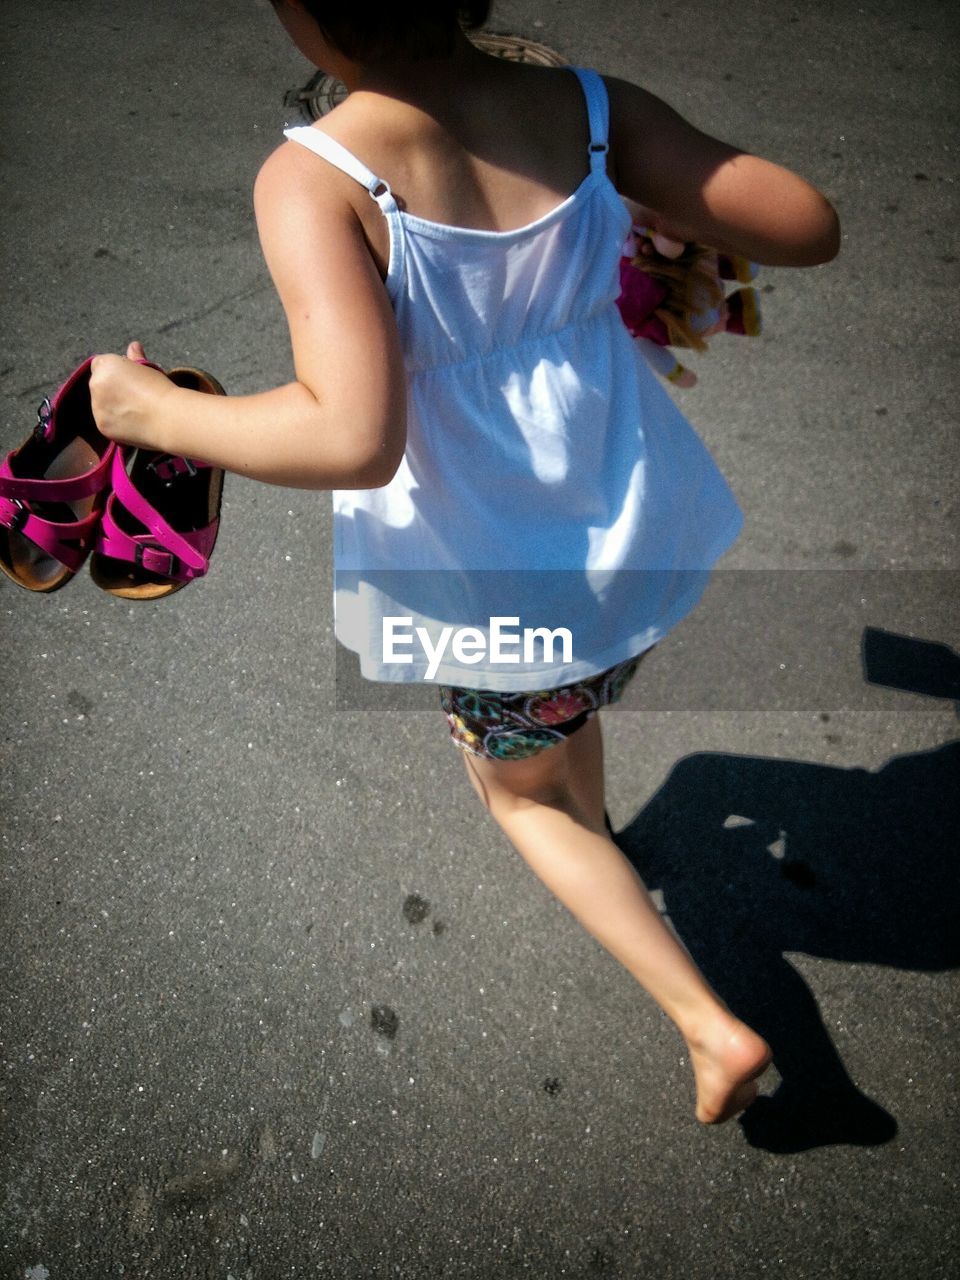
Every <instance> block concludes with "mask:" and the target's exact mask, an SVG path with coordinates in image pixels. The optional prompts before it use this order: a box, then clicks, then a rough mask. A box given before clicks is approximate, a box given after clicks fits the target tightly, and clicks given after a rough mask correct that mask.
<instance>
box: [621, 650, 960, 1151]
mask: <svg viewBox="0 0 960 1280" xmlns="http://www.w3.org/2000/svg"><path fill="white" fill-rule="evenodd" d="M911 646H912V649H911ZM911 653H912V657H913V662H912V664H911V662H909V661H907V659H908V658H909V657H910V655H911ZM863 656H864V666H865V671H866V674H867V678H868V679H869V680H871V682H874V681H875V682H877V683H893V684H895V685H896V687H898V688H906V689H914V690H915V691H917V692H923V693H927V694H931V695H932V696H938V695H939V696H947V697H952V696H954V695H955V691H956V688H957V674H958V669H960V661H958V659H957V657H956V655H955V654H951V653H950V651H949V650H945V647H944V646H939V645H929V644H926V643H925V642H922V641H914V642H911V641H909V640H908V639H907V638H905V637H900V636H891V635H890V634H889V633H886V632H874V633H873V634H872V635H865V637H864V647H863ZM931 658H932V659H933V664H934V667H935V670H933V669H931V668H930V660H931ZM958 779H960V740H958V741H954V742H950V743H947V744H946V745H944V746H941V747H938V748H935V749H933V750H930V751H924V752H918V753H916V754H914V755H905V756H896V757H894V758H892V759H891V760H890V761H889V762H888V763H887V764H885V765H884V766H883V767H882V768H880V769H878V770H876V771H870V770H866V769H858V768H854V769H841V768H835V767H832V766H827V765H818V764H805V763H801V762H797V761H791V760H779V759H760V758H755V757H750V756H728V755H719V754H712V753H710V754H707V753H704V754H698V755H692V756H688V757H687V758H686V759H684V760H681V761H680V762H679V763H678V764H677V765H676V767H675V768H674V769H673V771H672V772H671V774H670V776H669V777H668V778H667V780H666V782H665V783H664V785H663V786H662V787H661V789H660V791H659V792H658V793H657V794H656V795H655V796H654V797H653V799H652V800H651V801H650V803H649V804H648V805H646V807H645V808H644V809H643V810H642V811H641V812H640V813H639V814H638V815H637V816H636V818H634V820H633V821H632V822H631V823H630V825H629V826H628V827H627V828H626V829H625V830H624V831H623V832H621V833H620V835H619V837H618V841H619V843H620V844H621V846H622V848H623V849H624V852H626V853H627V854H628V856H630V857H631V859H632V860H633V862H634V864H635V865H636V867H637V870H638V871H639V872H640V874H641V876H642V877H643V879H644V881H645V882H646V884H647V885H648V887H649V888H651V889H655V888H659V889H660V890H661V891H662V893H663V896H664V901H665V906H666V911H667V913H668V914H669V917H670V919H671V920H672V922H673V924H674V925H675V927H676V929H677V931H678V933H679V934H680V937H681V938H682V939H683V941H684V943H685V944H686V946H687V947H688V948H689V950H690V952H691V954H692V955H693V957H694V959H695V960H696V962H697V964H698V965H699V966H700V967H701V969H702V970H703V972H704V973H705V975H706V977H707V979H708V981H710V983H711V984H712V985H713V986H714V987H715V989H716V990H717V991H718V992H719V993H720V995H721V996H722V998H723V999H724V1000H725V1001H726V1002H727V1003H728V1004H729V1005H730V1006H731V1008H732V1009H733V1010H734V1011H735V1012H736V1013H737V1015H738V1016H739V1017H742V1018H743V1019H744V1020H745V1021H746V1022H748V1023H749V1024H750V1025H751V1026H753V1027H754V1028H755V1029H756V1030H757V1031H758V1032H759V1033H760V1034H761V1035H763V1036H764V1037H765V1038H766V1039H767V1041H768V1042H769V1043H770V1045H771V1047H772V1048H773V1051H774V1060H775V1064H776V1067H777V1069H778V1071H779V1072H780V1076H781V1084H780V1086H779V1088H778V1089H777V1091H776V1092H775V1093H774V1094H773V1095H772V1096H770V1097H761V1098H759V1099H758V1100H757V1101H756V1102H755V1103H754V1104H753V1105H752V1106H751V1107H750V1108H749V1109H748V1110H747V1111H746V1112H744V1114H743V1115H742V1116H741V1117H740V1124H741V1126H742V1128H743V1131H744V1134H745V1136H746V1138H747V1141H748V1142H749V1143H750V1144H751V1145H752V1146H755V1147H760V1148H763V1149H765V1150H768V1151H773V1152H795V1151H802V1150H808V1149H810V1148H813V1147H818V1146H825V1145H828V1144H831V1143H847V1144H861V1145H872V1144H878V1143H882V1142H887V1141H889V1140H890V1139H891V1138H892V1137H893V1135H894V1134H895V1133H896V1131H897V1124H896V1121H895V1120H894V1118H893V1117H892V1116H891V1115H890V1114H889V1113H888V1112H886V1111H885V1110H884V1109H883V1108H882V1107H880V1106H878V1105H877V1104H876V1103H875V1102H873V1101H871V1100H870V1099H869V1098H867V1097H866V1096H865V1095H864V1094H863V1093H861V1092H860V1090H859V1089H858V1088H857V1087H856V1085H855V1084H854V1082H853V1081H852V1080H851V1079H850V1077H849V1075H848V1074H847V1071H846V1069H845V1067H844V1064H843V1061H842V1059H841V1057H840V1054H839V1053H838V1051H837V1048H836V1046H835V1044H834V1042H833V1040H832V1038H831V1035H830V1033H829V1031H828V1030H827V1028H826V1027H825V1026H824V1023H823V1020H822V1019H821V1017H820V1013H819V1010H818V1008H817V1003H816V1000H815V998H814V996H813V994H812V992H811V991H810V990H809V988H808V987H807V985H806V983H805V982H804V980H803V978H802V977H801V975H800V974H799V973H798V972H797V970H796V969H795V968H794V967H793V965H791V964H790V963H789V962H788V960H787V959H786V958H785V955H784V953H785V952H791V951H794V952H803V953H806V954H808V955H811V956H818V957H822V958H826V959H829V960H838V961H851V962H854V963H858V964H864V963H869V964H880V965H889V966H892V967H895V968H902V969H915V970H928V971H940V970H945V969H949V968H953V967H955V966H956V965H957V963H958V956H960V931H958V929H957V923H958V921H957V903H958V874H957V873H958V851H960V787H958V785H957V782H958ZM854 1029H855V1028H854ZM877 1052H878V1053H884V1052H885V1048H884V1046H882V1045H878V1046H877Z"/></svg>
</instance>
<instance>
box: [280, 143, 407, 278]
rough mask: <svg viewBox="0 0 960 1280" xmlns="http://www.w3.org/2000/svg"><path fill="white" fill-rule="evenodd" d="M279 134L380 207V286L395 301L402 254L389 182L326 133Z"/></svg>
mask: <svg viewBox="0 0 960 1280" xmlns="http://www.w3.org/2000/svg"><path fill="white" fill-rule="evenodd" d="M283 133H284V137H286V138H289V139H290V141H291V142H299V143H300V144H301V146H304V147H306V148H307V150H308V151H312V152H313V153H314V155H318V156H320V158H321V159H322V160H326V161H327V162H328V163H329V164H332V165H333V166H334V168H336V169H339V170H340V171H341V173H345V174H346V175H347V177H349V178H353V179H354V181H355V182H359V183H360V185H361V187H366V189H367V191H368V192H369V193H370V197H371V199H373V200H375V201H376V202H377V204H378V205H379V206H380V212H381V213H382V214H383V216H384V217H385V218H386V220H387V225H388V227H389V229H390V263H389V265H388V267H387V278H386V280H385V281H384V283H385V284H386V286H387V292H388V293H389V294H390V297H391V298H394V299H395V298H396V297H397V295H398V292H399V289H400V285H401V283H402V280H403V271H404V260H405V256H406V255H405V251H404V234H403V221H402V219H401V217H400V210H399V208H398V207H397V202H396V199H395V198H394V194H393V192H392V191H391V190H390V184H389V182H384V180H383V179H382V178H378V177H377V175H376V174H375V173H374V172H373V170H372V169H368V168H367V166H366V165H365V164H364V163H363V162H362V161H361V160H358V159H357V157H356V156H355V155H354V154H353V152H352V151H348V150H347V148H346V147H345V146H343V144H342V143H340V142H337V140H336V139H335V138H331V137H330V135H329V134H328V133H324V132H322V130H320V129H315V128H314V127H313V125H309V124H303V125H293V126H292V127H291V128H289V129H284V131H283Z"/></svg>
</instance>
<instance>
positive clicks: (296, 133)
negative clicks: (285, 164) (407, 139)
mask: <svg viewBox="0 0 960 1280" xmlns="http://www.w3.org/2000/svg"><path fill="white" fill-rule="evenodd" d="M283 133H284V137H286V138H289V139H290V141H291V142H299V143H300V144H301V145H302V146H304V147H306V148H307V150H308V151H312V152H314V154H315V155H318V156H320V157H321V158H322V159H323V160H326V161H328V162H329V163H330V164H332V165H333V166H334V167H335V168H337V169H339V170H340V171H341V172H342V173H345V174H346V175H347V177H349V178H353V179H354V181H356V182H359V183H360V185H361V187H366V189H367V190H368V191H369V192H370V195H371V196H372V197H373V199H374V200H376V202H377V204H378V205H379V206H380V208H381V209H382V210H383V212H384V213H387V212H388V211H389V209H390V207H391V206H392V207H393V208H396V201H395V200H394V198H393V192H392V191H391V190H390V184H389V183H387V182H384V180H383V179H382V178H378V177H377V175H376V174H375V173H374V172H373V170H372V169H368V168H367V166H366V165H365V164H364V163H363V162H362V161H361V160H358V159H357V157H356V156H355V155H354V154H353V152H352V151H348V150H347V148H346V147H345V146H343V144H342V143H340V142H337V140H336V138H331V137H330V135H329V134H328V133H323V132H321V131H320V130H319V129H315V128H314V127H313V125H309V124H303V125H294V126H293V127H292V128H290V129H284V131H283Z"/></svg>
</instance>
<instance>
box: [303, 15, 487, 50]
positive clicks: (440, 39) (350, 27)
mask: <svg viewBox="0 0 960 1280" xmlns="http://www.w3.org/2000/svg"><path fill="white" fill-rule="evenodd" d="M303 4H304V8H305V9H306V10H307V12H308V13H309V14H310V15H311V17H312V18H313V19H314V21H315V22H316V24H317V26H318V27H319V28H320V30H321V32H322V33H323V36H324V39H326V40H329V42H330V43H331V44H332V45H333V46H334V47H335V48H337V49H339V50H340V52H341V53H342V54H343V55H344V57H346V58H350V59H351V61H354V62H368V61H370V60H371V59H374V58H382V57H391V56H396V55H399V56H404V57H412V58H423V57H443V56H444V55H445V54H448V53H450V52H452V50H453V38H454V33H455V32H456V29H457V24H458V23H459V24H460V25H461V26H463V27H465V28H466V29H467V30H471V29H472V28H474V27H480V26H482V25H483V23H484V22H486V20H487V17H488V15H489V13H490V4H491V0H465V2H462V0H414V2H413V3H412V4H404V3H403V0H303Z"/></svg>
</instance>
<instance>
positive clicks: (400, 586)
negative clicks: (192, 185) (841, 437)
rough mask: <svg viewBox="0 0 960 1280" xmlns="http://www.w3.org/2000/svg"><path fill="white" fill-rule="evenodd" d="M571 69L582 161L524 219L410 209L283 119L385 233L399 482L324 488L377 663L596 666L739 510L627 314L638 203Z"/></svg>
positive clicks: (525, 682)
mask: <svg viewBox="0 0 960 1280" xmlns="http://www.w3.org/2000/svg"><path fill="white" fill-rule="evenodd" d="M571 70H572V71H574V72H575V74H576V75H577V77H578V78H579V80H580V83H581V85H582V86H583V90H584V93H585V96H586V102H587V109H588V113H589V123H590V138H591V141H590V151H589V164H590V172H589V173H588V174H587V176H586V177H585V178H584V180H583V182H582V183H581V184H580V186H579V187H578V188H577V190H576V191H574V192H573V194H572V195H570V196H568V197H567V198H566V199H565V200H563V201H562V202H561V203H560V204H558V205H557V206H556V208H554V209H553V210H551V212H549V213H547V214H545V215H544V216H543V217H542V218H538V219H537V220H536V221H535V222H531V223H529V224H528V225H527V226H524V227H520V228H518V229H517V230H515V231H502V232H500V231H480V230H473V229H469V228H464V227H452V226H446V225H443V224H440V223H436V222H429V221H426V220H425V219H423V218H417V217H414V216H412V215H411V214H408V213H405V212H402V211H401V210H400V209H399V208H398V207H397V203H396V200H395V199H394V196H393V193H392V192H391V190H390V187H389V186H388V184H387V183H385V182H384V181H382V180H381V179H380V178H379V177H377V176H376V175H375V174H373V173H372V172H371V171H370V170H369V169H367V168H366V166H365V165H363V164H362V163H361V162H360V161H359V160H358V159H357V158H356V157H355V156H354V155H353V154H352V153H351V152H349V151H347V150H346V149H345V148H344V147H342V146H341V145H340V144H339V143H337V142H335V141H334V140H333V139H332V138H331V137H330V136H329V135H328V134H326V133H324V132H322V131H321V130H320V129H318V128H316V127H314V126H312V125H304V126H300V127H296V128H291V129H287V130H286V131H285V133H286V136H287V137H288V138H291V139H292V140H294V141H295V142H299V143H302V144H303V145H304V146H306V147H308V148H309V149H310V150H311V151H314V152H316V154H317V155H318V156H321V157H322V158H323V159H324V160H327V161H329V162H330V163H331V164H333V165H335V166H336V167H337V168H339V169H341V170H343V171H344V172H345V173H347V174H349V175H350V176H351V177H353V178H355V179H356V180H357V181H358V182H360V183H362V184H363V186H365V187H366V188H367V190H368V191H369V192H370V194H371V196H372V197H373V199H374V200H375V201H376V202H377V204H378V205H379V206H380V209H381V211H382V212H383V215H384V217H385V218H386V220H387V224H388V227H389V233H390V259H389V267H388V273H387V279H386V288H387V290H388V292H389V295H390V298H391V301H392V304H393V308H394V313H395V315H396V320H397V325H398V328H399V332H400V338H401V343H402V348H403V352H404V358H405V363H406V369H407V386H408V393H407V443H406V451H405V454H404V457H403V460H402V462H401V464H400V467H399V469H398V471H397V473H396V475H395V476H394V477H393V479H392V480H391V481H390V483H389V484H388V485H385V486H384V487H382V488H378V489H359V490H357V489H349V490H337V491H335V492H334V494H333V534H334V571H335V572H334V612H335V621H336V635H337V639H338V640H339V641H340V642H341V643H342V644H344V645H345V646H346V647H347V648H348V649H351V650H353V651H354V652H355V653H357V654H358V655H359V658H360V669H361V672H362V674H363V675H364V676H366V677H367V678H369V679H371V680H382V681H417V680H424V679H430V680H434V681H436V682H439V683H444V684H458V685H467V686H470V687H474V688H486V689H496V690H502V691H510V690H514V691H515V690H522V689H541V688H548V687H551V686H556V685H561V684H569V683H573V682H574V681H578V680H582V679H585V678H586V677H587V676H590V675H594V674H596V673H597V672H600V671H603V670H605V669H606V668H608V667H611V666H613V665H615V664H616V663H618V662H621V661H624V660H625V659H627V658H629V657H631V656H633V655H634V654H638V653H641V652H642V651H643V650H644V649H647V648H649V647H650V646H651V645H653V644H655V643H656V642H657V641H658V640H659V639H660V638H661V637H662V636H663V635H664V634H665V633H666V632H667V631H668V630H669V629H670V628H671V627H672V626H673V625H674V624H675V623H677V622H678V621H679V620H680V619H681V618H682V617H683V616H684V615H685V614H686V613H687V612H688V611H689V610H690V609H691V608H692V607H693V606H694V604H696V602H697V600H698V599H699V598H700V595H701V594H702V591H703V588H704V586H705V585H706V580H707V577H708V574H709V570H710V568H711V566H712V565H713V564H714V562H715V561H716V560H717V559H718V558H719V556H720V555H722V554H723V552H724V551H726V550H727V548H728V547H729V546H730V544H731V543H732V542H733V541H734V539H735V538H736V536H737V534H738V532H739V529H740V525H741V521H742V516H741V513H740V510H739V507H738V506H737V503H736V501H735V500H734V498H733V495H732V494H731V492H730V490H729V488H728V486H727V484H726V482H725V480H724V479H723V476H722V475H721V474H720V472H719V470H718V469H717V467H716V465H715V463H714V462H713V459H712V458H711V456H710V454H709V453H708V451H707V449H706V448H705V446H704V445H703V443H702V442H701V440H700V439H699V437H698V436H697V435H696V433H695V432H694V430H693V428H692V427H691V426H690V424H689V423H688V422H687V420H686V419H685V418H684V417H683V415H682V414H681V413H680V412H679V410H678V409H677V408H676V406H675V405H674V403H673V401H672V400H671V399H670V396H669V395H668V394H667V392H666V390H665V389H664V388H663V387H662V386H661V384H660V383H659V382H658V381H657V379H656V377H655V375H654V374H653V373H652V372H651V370H650V368H649V366H648V365H647V363H646V361H645V360H644V358H643V357H642V355H641V354H640V353H639V352H638V351H637V349H636V347H635V345H634V342H633V339H632V338H631V337H630V335H629V334H628V332H627V330H626V328H625V327H624V325H623V322H622V321H621V319H620V314H619V311H618V310H617V307H616V299H617V296H618V294H619V260H620V252H621V247H622V245H623V242H624V239H625V237H626V235H627V232H628V230H629V227H630V218H629V214H628V213H627V211H626V209H625V207H624V204H623V201H622V200H621V198H620V196H619V195H618V193H617V191H616V189H615V187H614V186H613V184H612V183H611V182H610V180H609V178H608V177H607V172H606V152H607V132H608V116H609V106H608V101H607V94H606V88H605V86H604V84H603V81H602V80H601V78H600V77H599V76H598V75H597V74H596V72H593V71H587V70H584V69H581V68H576V67H574V68H571ZM385 619H387V620H389V619H395V620H396V619H399V620H401V621H392V622H391V621H387V622H386V623H385ZM498 619H501V620H502V619H508V620H509V621H506V622H504V621H497V620H498ZM418 628H422V633H420V632H418V630H417V629H418ZM465 628H469V630H464V629H465ZM537 628H546V630H547V631H550V632H555V633H556V634H555V635H554V636H553V638H552V640H550V641H549V642H546V641H545V639H544V637H543V636H542V635H541V636H540V637H539V639H538V636H537V634H536V629H537ZM565 632H567V633H569V640H568V639H567V637H566V635H565V634H564V633H565ZM444 636H446V640H444ZM525 641H526V642H527V643H525Z"/></svg>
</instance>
